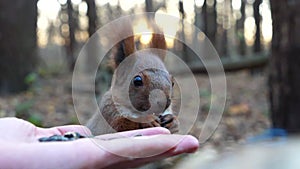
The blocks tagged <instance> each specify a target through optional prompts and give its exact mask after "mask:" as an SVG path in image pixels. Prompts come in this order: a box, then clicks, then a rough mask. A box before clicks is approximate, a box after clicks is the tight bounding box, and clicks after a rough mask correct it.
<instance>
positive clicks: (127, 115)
mask: <svg viewBox="0 0 300 169" xmlns="http://www.w3.org/2000/svg"><path fill="white" fill-rule="evenodd" d="M149 46H150V48H151V49H149V50H142V51H137V52H136V47H135V41H134V36H130V37H127V38H125V39H123V40H122V41H120V42H119V43H118V44H117V45H115V46H114V48H113V50H112V51H113V52H112V53H113V54H112V62H113V64H114V65H115V66H114V67H115V70H114V74H113V78H112V83H111V88H110V90H109V91H107V92H106V93H105V94H104V96H103V97H102V100H101V102H100V105H99V109H100V112H101V114H99V113H95V114H94V115H93V117H92V118H91V119H90V120H89V122H88V123H87V126H88V127H89V128H90V130H91V131H92V133H93V134H94V135H99V134H105V133H110V132H114V131H118V132H119V131H126V130H134V129H141V128H148V127H157V126H161V127H165V128H167V129H169V130H170V131H171V133H174V132H177V131H178V125H179V121H178V119H177V118H176V115H175V114H174V113H173V112H172V106H171V105H172V99H171V97H172V90H173V85H174V81H173V78H172V76H171V75H170V74H169V73H168V71H167V69H166V68H165V65H164V63H163V60H164V57H165V54H166V52H165V50H166V42H165V38H164V35H163V34H162V33H161V34H157V33H153V34H152V40H151V42H150V45H149ZM153 48H155V49H157V50H155V49H153ZM101 115H102V116H101Z"/></svg>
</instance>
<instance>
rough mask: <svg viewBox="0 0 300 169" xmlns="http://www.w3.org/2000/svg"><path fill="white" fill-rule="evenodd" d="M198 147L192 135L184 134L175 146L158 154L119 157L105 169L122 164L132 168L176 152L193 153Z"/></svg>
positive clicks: (124, 166)
mask: <svg viewBox="0 0 300 169" xmlns="http://www.w3.org/2000/svg"><path fill="white" fill-rule="evenodd" d="M198 147H199V143H198V141H197V140H196V139H195V138H194V137H192V136H186V137H184V138H183V139H182V141H181V142H180V143H179V144H178V145H176V146H175V147H173V148H171V149H169V150H168V151H166V152H164V153H162V154H158V155H155V156H151V157H146V158H136V159H134V160H133V159H130V160H128V158H127V159H126V158H123V159H120V161H119V162H117V163H115V164H113V165H111V166H108V167H107V169H109V168H118V166H123V168H132V167H139V166H142V165H145V164H148V163H151V162H155V161H159V160H162V159H165V158H168V157H172V156H175V155H178V154H182V153H193V152H195V151H196V150H197V149H198Z"/></svg>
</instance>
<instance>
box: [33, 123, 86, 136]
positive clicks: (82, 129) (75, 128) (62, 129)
mask: <svg viewBox="0 0 300 169" xmlns="http://www.w3.org/2000/svg"><path fill="white" fill-rule="evenodd" d="M66 132H78V133H79V134H81V135H83V136H91V135H92V133H91V131H90V130H89V129H88V128H87V127H86V126H82V125H67V126H58V127H52V128H48V129H45V128H38V129H37V136H49V135H54V134H57V135H63V134H64V133H66Z"/></svg>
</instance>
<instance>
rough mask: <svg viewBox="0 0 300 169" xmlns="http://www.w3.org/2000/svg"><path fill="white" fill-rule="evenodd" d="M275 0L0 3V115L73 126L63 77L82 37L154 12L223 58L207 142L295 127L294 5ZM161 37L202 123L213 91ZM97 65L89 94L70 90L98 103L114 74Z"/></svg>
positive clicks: (299, 20) (232, 141)
mask: <svg viewBox="0 0 300 169" xmlns="http://www.w3.org/2000/svg"><path fill="white" fill-rule="evenodd" d="M275 1H276V0H144V1H143V0H130V1H129V0H110V1H108V0H27V1H23V0H16V1H13V2H12V1H8V0H2V1H1V2H0V25H1V26H0V58H1V62H0V117H13V116H15V117H19V118H23V119H25V120H28V121H30V122H32V123H34V124H35V125H38V126H42V127H51V126H55V125H65V124H78V123H79V122H78V117H77V115H76V114H75V111H74V107H73V100H72V95H71V94H72V83H71V82H72V72H73V69H74V65H75V62H76V58H77V57H78V55H79V52H80V50H81V48H82V47H83V45H84V44H85V42H86V41H87V40H88V39H89V37H90V36H92V35H93V33H95V32H96V31H97V29H98V28H101V26H103V25H105V24H107V23H109V22H111V21H112V20H114V19H117V18H119V17H121V16H125V15H129V14H138V13H143V12H155V13H162V14H169V15H172V16H175V17H178V18H180V21H181V22H178V23H177V22H174V23H170V24H169V23H168V24H165V25H162V27H163V29H164V28H166V29H167V28H169V29H171V30H172V31H171V32H172V33H173V34H174V36H180V37H181V38H184V39H185V40H186V41H189V42H193V41H200V40H203V39H204V38H205V36H207V37H208V38H209V40H210V41H211V43H212V44H213V46H214V47H215V49H216V50H217V52H218V54H219V56H220V58H221V61H222V64H223V66H224V69H225V72H226V78H227V101H226V105H225V111H224V114H223V118H222V121H221V123H220V125H219V127H218V129H217V130H216V132H215V133H214V135H213V136H212V137H211V139H210V140H209V141H208V143H206V146H210V147H213V148H214V150H217V151H224V150H227V149H228V148H229V147H231V146H232V145H237V144H241V143H245V142H247V140H248V139H249V138H253V137H255V136H257V135H259V134H261V133H263V132H264V131H266V130H270V129H272V128H273V129H274V128H280V129H283V130H282V131H284V132H288V133H291V134H294V133H297V132H299V130H300V123H299V118H300V114H299V110H300V104H299V102H300V91H299V90H298V86H300V84H299V85H298V83H300V76H299V75H298V74H299V73H300V66H299V65H300V59H299V57H297V56H298V54H299V51H300V49H299V48H300V47H299V46H300V34H299V33H298V32H299V31H298V30H300V16H299V15H300V14H299V12H298V11H297V7H300V3H299V2H298V1H297V0H282V1H276V3H275ZM184 21H185V22H184ZM185 23H190V24H194V25H195V26H196V27H198V28H199V29H200V30H202V32H200V33H196V31H195V30H194V29H191V27H190V25H188V24H185ZM132 26H133V30H135V29H141V28H142V29H145V28H146V29H147V28H148V27H147V24H146V21H145V20H137V21H135V22H133V25H132ZM164 26H165V27H164ZM149 29H151V28H149ZM108 37H109V35H108ZM150 39H151V38H149V35H140V36H138V37H137V38H136V42H137V44H139V45H140V46H141V48H142V47H143V46H145V45H147V44H148V43H149V42H150ZM100 41H101V37H100ZM166 42H167V47H168V49H169V50H170V51H172V52H174V53H175V54H176V53H177V54H180V56H182V60H184V62H185V63H187V64H188V65H189V67H190V68H191V70H192V71H193V72H194V75H195V77H196V80H197V82H198V86H199V91H200V97H201V112H204V113H202V114H201V115H199V117H198V118H199V119H201V118H202V119H203V118H204V119H205V117H206V114H205V112H206V113H207V112H208V110H209V107H210V101H211V99H214V97H216V96H213V95H212V94H211V91H210V81H209V78H208V76H207V72H206V71H205V67H204V66H203V65H202V64H201V63H200V62H198V61H195V54H194V53H193V52H192V51H191V49H190V48H189V47H187V46H186V45H184V44H181V43H180V42H178V41H176V40H174V39H172V38H170V37H168V38H166ZM93 63H94V60H93V58H87V59H86V65H84V66H83V69H85V70H86V71H89V70H88V67H89V64H93ZM101 64H103V65H102V66H100V67H99V70H98V73H97V77H96V82H95V85H96V91H88V90H87V89H86V88H84V86H83V87H80V86H79V87H78V89H77V90H79V91H80V92H82V93H83V95H84V94H85V93H90V92H96V94H97V96H98V97H99V99H101V95H102V94H103V93H104V92H105V91H106V90H107V89H108V88H109V85H110V79H111V74H112V70H111V69H110V68H109V67H108V66H107V64H106V62H105V61H104V62H103V63H101ZM174 67H175V68H176V65H174ZM85 80H87V79H84V78H83V82H84V81H85ZM78 111H80V112H81V113H80V114H81V115H82V116H83V117H80V118H83V119H88V118H89V117H91V115H92V114H93V112H94V109H93V108H91V107H90V105H89V102H88V99H87V100H84V99H83V100H82V104H81V107H80V108H79V109H78ZM200 131H201V124H196V125H195V126H194V127H193V129H192V130H191V134H195V133H196V134H197V133H199V132H200ZM271 131H273V130H271ZM196 134H195V135H196ZM271 136H272V132H271Z"/></svg>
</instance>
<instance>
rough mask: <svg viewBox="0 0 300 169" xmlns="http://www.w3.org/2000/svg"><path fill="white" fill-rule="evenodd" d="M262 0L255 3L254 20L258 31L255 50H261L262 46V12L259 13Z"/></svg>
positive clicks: (256, 0)
mask: <svg viewBox="0 0 300 169" xmlns="http://www.w3.org/2000/svg"><path fill="white" fill-rule="evenodd" d="M261 2H262V0H255V1H254V3H253V13H254V20H255V25H256V32H255V41H254V52H259V51H260V50H261V47H260V20H261V19H260V14H259V5H260V4H261Z"/></svg>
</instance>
